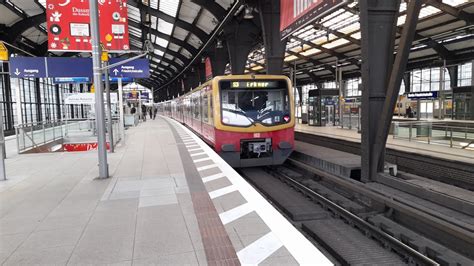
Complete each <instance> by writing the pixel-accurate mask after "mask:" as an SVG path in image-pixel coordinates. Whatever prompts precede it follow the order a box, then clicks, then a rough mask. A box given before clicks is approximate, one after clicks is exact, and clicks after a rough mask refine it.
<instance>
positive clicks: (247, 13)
mask: <svg viewBox="0 0 474 266" xmlns="http://www.w3.org/2000/svg"><path fill="white" fill-rule="evenodd" d="M244 19H253V7H251V6H249V5H246V6H245V11H244Z"/></svg>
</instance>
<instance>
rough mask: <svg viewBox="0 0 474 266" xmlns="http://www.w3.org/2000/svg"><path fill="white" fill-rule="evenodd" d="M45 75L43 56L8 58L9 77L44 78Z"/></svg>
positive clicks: (46, 74)
mask: <svg viewBox="0 0 474 266" xmlns="http://www.w3.org/2000/svg"><path fill="white" fill-rule="evenodd" d="M47 76H48V73H47V71H46V60H45V58H44V57H12V58H10V77H12V78H44V77H47Z"/></svg>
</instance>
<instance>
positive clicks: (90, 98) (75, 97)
mask: <svg viewBox="0 0 474 266" xmlns="http://www.w3.org/2000/svg"><path fill="white" fill-rule="evenodd" d="M63 97H64V104H91V105H92V104H95V93H92V92H77V93H64V96H63ZM106 99H107V97H106V94H105V93H104V102H106ZM117 102H118V97H117V93H110V103H112V104H116V103H117Z"/></svg>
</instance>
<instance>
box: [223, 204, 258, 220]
mask: <svg viewBox="0 0 474 266" xmlns="http://www.w3.org/2000/svg"><path fill="white" fill-rule="evenodd" d="M251 212H253V208H252V205H250V204H249V203H248V202H247V203H244V204H242V205H240V206H237V207H235V208H233V209H231V210H228V211H226V212H222V213H220V214H219V217H220V218H221V221H222V224H224V225H226V224H228V223H230V222H233V221H235V220H237V219H239V218H240V217H243V216H245V215H247V214H249V213H251Z"/></svg>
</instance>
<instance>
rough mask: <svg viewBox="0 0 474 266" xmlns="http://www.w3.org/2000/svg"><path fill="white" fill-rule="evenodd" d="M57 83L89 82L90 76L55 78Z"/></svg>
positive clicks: (54, 80)
mask: <svg viewBox="0 0 474 266" xmlns="http://www.w3.org/2000/svg"><path fill="white" fill-rule="evenodd" d="M53 82H54V83H55V84H60V83H68V84H69V83H89V78H54V79H53Z"/></svg>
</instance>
